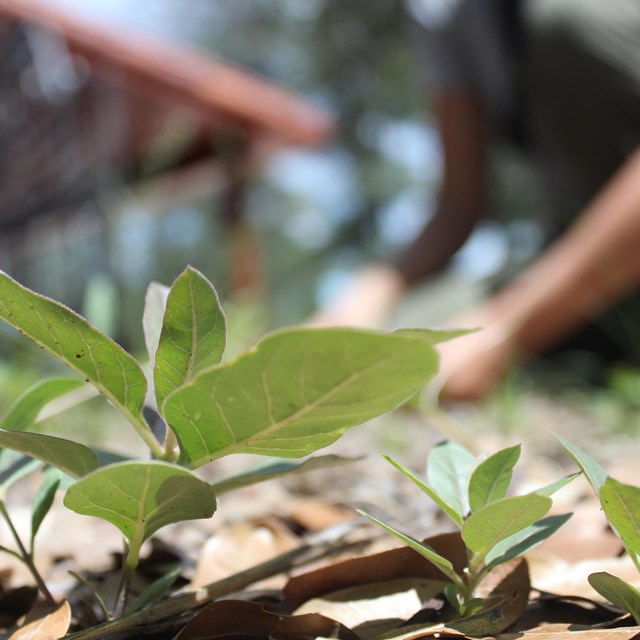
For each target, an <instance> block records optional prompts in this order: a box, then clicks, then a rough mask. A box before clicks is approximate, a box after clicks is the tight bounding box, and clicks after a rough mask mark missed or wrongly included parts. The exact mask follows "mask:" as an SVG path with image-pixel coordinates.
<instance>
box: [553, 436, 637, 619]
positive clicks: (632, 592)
mask: <svg viewBox="0 0 640 640" xmlns="http://www.w3.org/2000/svg"><path fill="white" fill-rule="evenodd" d="M556 438H557V439H558V441H559V442H560V444H561V445H562V446H563V447H564V448H565V449H566V450H567V452H568V453H569V455H570V456H571V457H572V458H573V460H574V461H575V462H576V464H577V465H578V467H580V469H581V470H582V472H583V473H584V475H585V477H586V478H587V480H588V481H589V483H590V484H591V486H592V488H593V490H594V491H595V492H596V495H597V496H598V498H599V500H600V505H601V507H602V510H603V511H604V514H605V516H606V518H607V520H608V521H609V524H610V525H611V528H612V530H613V531H614V532H615V533H616V535H617V536H618V537H619V538H620V541H621V542H622V545H623V546H624V549H625V551H626V552H627V554H628V555H629V557H630V558H631V560H632V561H633V564H634V565H635V567H636V569H637V570H638V572H639V574H640V487H636V486H634V485H631V484H626V483H624V482H620V481H618V480H616V479H615V478H612V477H611V476H610V475H609V474H608V473H607V471H606V470H605V469H604V467H602V466H601V465H600V463H599V462H597V461H596V460H594V459H593V458H592V457H591V456H590V455H589V454H588V453H587V452H586V451H584V450H583V449H581V448H580V447H578V446H577V445H575V444H574V443H572V442H570V441H569V440H567V439H565V438H562V437H561V436H556ZM588 580H589V584H590V585H591V586H592V587H593V588H594V589H595V590H596V591H597V592H598V593H599V594H600V595H601V596H602V597H603V598H605V599H606V600H608V601H609V602H611V603H613V604H614V605H616V606H617V607H619V608H620V609H622V610H623V611H626V612H627V613H630V614H631V616H632V617H633V618H634V620H635V621H636V624H639V625H640V591H639V590H638V589H636V587H634V586H633V585H632V584H629V583H628V582H626V581H625V580H622V579H621V578H618V577H617V576H614V575H612V574H610V573H608V572H606V571H599V572H597V573H592V574H591V575H590V576H589V578H588Z"/></svg>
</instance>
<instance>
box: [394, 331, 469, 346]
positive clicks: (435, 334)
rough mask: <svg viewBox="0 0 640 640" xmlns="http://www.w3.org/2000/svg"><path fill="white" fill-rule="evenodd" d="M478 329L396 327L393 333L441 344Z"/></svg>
mask: <svg viewBox="0 0 640 640" xmlns="http://www.w3.org/2000/svg"><path fill="white" fill-rule="evenodd" d="M476 331H477V329H447V330H443V329H396V330H395V331H394V332H393V335H399V336H405V337H407V338H418V339H421V340H426V341H427V342H428V343H429V344H440V343H442V342H448V341H449V340H454V339H455V338H459V337H461V336H466V335H468V334H469V333H475V332H476Z"/></svg>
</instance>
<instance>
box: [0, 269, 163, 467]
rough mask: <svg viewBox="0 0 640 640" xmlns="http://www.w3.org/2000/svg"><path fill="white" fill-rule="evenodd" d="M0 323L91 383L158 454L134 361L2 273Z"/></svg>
mask: <svg viewBox="0 0 640 640" xmlns="http://www.w3.org/2000/svg"><path fill="white" fill-rule="evenodd" d="M0 319H2V320H4V321H5V322H6V323H7V324H9V325H11V326H12V327H15V328H16V329H17V330H18V331H19V332H20V333H22V334H23V335H25V336H27V337H28V338H30V339H31V340H33V341H34V342H35V343H36V344H38V345H40V346H41V347H42V348H43V349H46V350H47V351H49V352H50V353H51V354H53V355H54V356H55V357H56V358H58V359H59V360H61V361H62V362H63V363H64V364H66V365H67V366H68V367H70V368H71V369H73V370H74V371H77V372H78V373H79V374H80V375H81V376H82V377H83V378H84V379H85V380H86V381H87V382H91V383H92V384H93V385H94V386H95V387H96V388H97V389H98V390H99V391H100V392H101V393H102V394H103V395H104V396H106V397H107V398H108V399H109V400H110V401H111V402H112V403H113V404H114V405H115V406H116V407H117V408H118V409H119V410H120V411H121V412H122V414H123V415H124V416H125V417H126V418H127V419H128V420H129V422H130V423H131V424H132V426H133V427H134V428H135V429H136V431H137V432H138V433H139V435H140V436H141V437H142V438H143V439H144V441H145V442H146V443H147V445H148V446H149V447H150V448H151V449H152V451H154V452H155V453H157V454H159V455H162V453H163V452H162V448H161V447H160V445H159V444H158V443H157V442H156V440H155V438H154V437H153V434H152V433H151V431H150V430H149V429H148V427H147V424H146V422H145V421H144V418H143V416H142V406H143V404H144V399H145V395H146V392H147V381H146V378H145V376H144V373H143V372H142V369H141V368H140V365H139V364H138V362H137V361H136V360H135V359H134V358H133V357H132V356H130V355H129V354H128V353H127V352H126V351H125V350H124V349H122V348H121V347H120V346H118V345H117V344H116V343H115V342H113V341H112V340H111V339H110V338H108V337H107V336H105V335H104V334H103V333H101V332H100V331H98V330H97V329H96V328H95V327H93V326H92V325H91V324H89V323H88V322H87V321H86V320H85V319H84V318H82V317H81V316H79V315H78V314H77V313H75V312H74V311H72V310H71V309H68V308H67V307H65V306H64V305H62V304H60V303H59V302H56V301H54V300H51V299H50V298H46V297H45V296H41V295H39V294H37V293H34V292H33V291H30V290H29V289H27V288H26V287H23V286H22V285H20V284H18V283H17V282H16V281H15V280H13V279H12V278H10V277H9V276H8V275H7V274H6V273H4V272H2V271H0Z"/></svg>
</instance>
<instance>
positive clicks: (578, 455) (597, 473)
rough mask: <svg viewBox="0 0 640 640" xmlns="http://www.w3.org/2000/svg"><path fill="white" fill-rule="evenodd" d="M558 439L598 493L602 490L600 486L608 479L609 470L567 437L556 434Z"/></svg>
mask: <svg viewBox="0 0 640 640" xmlns="http://www.w3.org/2000/svg"><path fill="white" fill-rule="evenodd" d="M554 435H555V437H556V440H558V442H559V443H560V444H561V445H562V446H563V447H564V448H565V449H566V450H567V453H568V454H569V455H570V456H571V457H572V458H573V460H574V462H575V463H576V464H577V465H578V466H579V467H580V469H581V470H582V472H583V473H584V475H585V476H586V477H587V480H589V482H590V483H591V486H592V487H593V490H594V491H595V492H596V493H599V492H600V487H601V486H602V484H603V483H604V481H605V480H606V479H607V475H608V474H607V472H606V470H605V469H604V467H602V466H601V465H600V464H599V463H598V462H596V461H595V460H594V459H593V458H592V457H591V456H590V455H589V454H588V453H587V452H586V451H583V450H582V449H581V448H580V447H579V446H577V445H575V444H573V442H570V441H569V440H567V439H566V438H563V437H562V436H559V435H558V434H554Z"/></svg>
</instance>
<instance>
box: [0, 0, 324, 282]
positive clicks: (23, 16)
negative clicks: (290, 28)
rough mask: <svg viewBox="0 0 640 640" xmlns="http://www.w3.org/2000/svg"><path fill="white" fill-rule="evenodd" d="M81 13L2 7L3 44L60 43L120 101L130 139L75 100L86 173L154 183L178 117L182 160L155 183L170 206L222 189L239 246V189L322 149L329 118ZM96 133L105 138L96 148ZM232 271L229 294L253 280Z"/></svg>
mask: <svg viewBox="0 0 640 640" xmlns="http://www.w3.org/2000/svg"><path fill="white" fill-rule="evenodd" d="M81 7H82V5H81V3H79V8H78V9H77V10H76V9H74V10H71V9H70V8H69V5H68V4H67V5H62V4H56V2H55V1H54V0H0V38H1V37H2V34H3V33H6V31H7V30H8V29H10V28H11V27H12V26H15V25H25V24H27V25H32V26H33V25H35V26H37V27H39V28H41V29H42V30H44V32H45V33H48V34H56V37H57V38H58V39H59V41H60V43H64V47H65V49H66V51H67V52H68V54H69V55H70V59H71V60H73V64H74V66H75V67H77V68H78V69H88V74H87V76H88V77H89V78H90V79H91V81H94V80H97V81H98V82H100V83H101V84H102V86H107V87H109V89H110V91H112V92H113V91H115V92H117V94H118V95H119V96H120V101H119V103H118V104H119V105H120V111H124V112H125V113H124V116H125V118H126V122H127V125H126V133H125V134H123V133H122V130H120V132H119V133H115V134H113V135H112V134H111V133H110V132H109V127H108V123H106V122H104V121H103V120H101V119H100V118H98V117H97V116H96V113H95V96H94V97H91V96H89V97H87V95H86V93H87V92H86V91H79V92H78V96H76V98H75V102H76V103H77V104H76V105H75V108H76V113H79V114H80V118H81V120H82V121H83V123H84V124H83V127H84V129H85V134H84V140H83V143H82V145H81V146H82V148H83V152H84V153H86V154H87V158H86V162H85V165H86V166H89V165H91V166H93V167H97V169H98V170H100V169H101V168H103V167H104V166H111V167H113V166H116V167H117V168H118V169H119V170H122V171H123V172H124V173H126V175H128V176H129V177H130V178H131V180H133V181H139V180H140V178H141V177H142V176H143V175H144V176H147V177H148V176H149V174H152V173H154V171H149V166H148V163H147V159H148V158H149V154H150V150H152V149H154V145H156V144H157V141H158V136H159V135H161V133H162V131H163V128H164V127H165V126H166V123H167V122H168V121H169V120H170V119H171V118H172V117H175V115H176V114H179V115H180V117H182V118H183V119H185V121H186V122H188V127H186V128H187V130H188V135H186V136H184V139H183V140H181V142H180V145H179V147H180V148H179V151H178V153H174V155H173V156H172V157H171V158H170V159H169V160H168V161H167V162H165V163H164V164H161V165H160V166H159V168H158V167H156V169H155V173H156V175H157V174H158V173H159V174H161V175H162V179H163V181H164V180H165V179H166V178H167V176H168V174H171V175H172V177H171V178H170V182H171V185H172V189H171V191H172V194H173V196H174V197H176V198H180V195H179V194H180V191H181V190H182V189H183V188H184V189H192V188H194V182H195V183H199V184H200V185H201V186H202V180H203V176H204V180H205V181H210V182H211V183H217V184H224V185H225V187H224V188H225V190H226V195H224V197H225V198H226V205H225V207H224V215H225V218H226V219H227V220H228V222H229V225H230V226H231V228H232V229H234V230H235V232H236V236H238V237H239V236H240V235H242V232H241V231H240V227H242V194H243V191H244V187H245V184H246V182H247V180H248V178H249V176H250V175H251V174H252V172H253V171H254V170H255V167H256V164H259V163H260V162H262V161H263V160H264V157H265V154H266V153H268V152H269V151H271V150H272V149H273V148H274V147H276V146H279V145H288V144H296V145H299V144H302V145H318V144H321V143H323V142H325V141H326V140H327V139H328V138H329V137H330V136H331V134H332V132H333V122H332V120H331V118H330V117H329V116H328V115H327V114H326V113H324V112H323V111H321V110H319V109H318V108H316V107H314V106H311V105H309V104H308V103H306V102H304V101H303V100H301V99H300V98H299V97H296V96H295V95H293V94H292V93H290V92H288V91H286V90H285V89H283V88H281V87H279V86H276V85H274V84H273V83H269V82H267V81H265V80H263V79H261V78H259V77H257V76H255V75H253V74H251V73H249V72H247V71H245V70H242V69H239V68H237V67H234V66H233V65H231V64H228V63H226V62H222V61H220V60H218V59H215V58H214V57H213V56H212V55H211V54H210V53H209V52H205V51H202V50H198V49H194V48H190V47H188V46H186V45H185V46H183V45H180V44H176V43H174V42H169V41H167V40H165V39H162V38H160V37H157V36H153V35H151V34H148V33H142V32H140V31H138V30H134V29H131V28H129V27H127V26H126V25H121V24H114V23H106V22H104V21H103V20H98V19H96V18H95V16H92V15H91V14H88V13H86V11H83V10H82V8H81ZM121 115H122V114H121ZM105 130H106V135H104V131H105ZM96 131H97V132H98V133H99V132H100V131H103V135H102V136H98V137H99V138H100V140H101V143H100V144H97V143H96V139H97V137H96ZM203 163H204V164H203ZM203 167H204V169H203ZM192 169H193V170H192ZM24 173H25V172H24V171H22V175H24ZM194 176H195V178H194ZM1 187H2V186H1V185H0V191H1ZM1 196H2V193H0V198H1ZM0 206H1V205H0ZM14 208H15V206H14ZM1 213H2V212H0V225H1V224H2V215H1ZM29 215H31V214H30V213H28V212H27V213H26V214H25V217H28V216H29ZM14 222H15V215H14ZM245 257H246V256H245ZM236 263H237V264H236V265H235V266H234V268H233V269H232V271H233V273H234V274H236V282H235V286H236V287H237V286H243V285H244V284H246V282H244V280H246V279H247V278H249V279H250V278H252V277H254V276H253V275H251V274H245V275H242V274H243V272H244V271H246V268H245V267H246V265H245V264H244V263H243V262H242V258H240V259H237V260H236ZM249 271H251V269H249Z"/></svg>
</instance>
